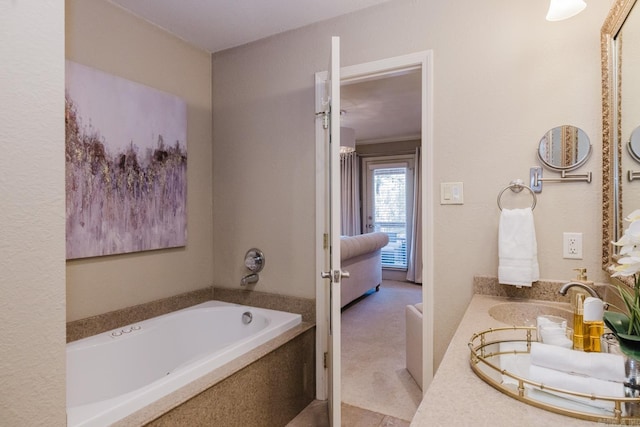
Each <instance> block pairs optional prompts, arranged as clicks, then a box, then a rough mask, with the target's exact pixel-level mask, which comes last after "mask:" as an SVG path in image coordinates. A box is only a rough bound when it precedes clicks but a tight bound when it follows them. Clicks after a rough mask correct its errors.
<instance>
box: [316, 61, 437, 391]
mask: <svg viewBox="0 0 640 427" xmlns="http://www.w3.org/2000/svg"><path fill="white" fill-rule="evenodd" d="M408 70H420V73H421V75H422V79H421V80H422V83H421V88H420V89H421V93H422V96H421V106H422V115H421V116H422V123H421V127H422V129H421V153H422V155H421V156H420V158H421V166H422V167H421V186H422V192H423V194H422V196H423V197H422V224H423V230H422V254H423V255H422V257H423V258H422V278H423V283H422V302H423V320H422V343H423V345H422V347H423V348H422V355H423V357H422V368H423V370H422V371H423V378H422V384H423V390H422V392H423V394H424V392H425V391H426V390H427V388H428V386H429V384H430V383H431V380H432V379H433V341H434V339H433V318H434V314H433V313H434V300H433V298H434V244H433V241H434V235H433V211H434V188H435V186H434V183H433V167H434V159H433V152H434V149H433V51H432V50H426V51H421V52H416V53H411V54H407V55H402V56H397V57H392V58H386V59H382V60H378V61H372V62H367V63H362V64H358V65H351V66H347V67H342V68H341V69H340V75H341V84H345V83H356V82H362V81H367V80H371V79H377V78H381V77H385V76H392V75H394V74H396V73H402V72H406V71H408ZM326 81H327V72H326V71H322V72H318V73H316V75H315V89H316V109H315V111H320V110H319V109H318V108H319V107H318V105H319V104H321V100H322V96H323V94H324V93H325V92H324V85H325V83H326ZM321 122H322V120H321V119H317V120H316V163H315V164H316V209H315V212H316V272H315V277H316V282H315V283H316V397H317V399H319V400H326V399H327V397H328V396H327V386H328V381H327V371H326V369H325V367H324V354H325V352H327V351H328V342H327V335H328V319H329V313H328V312H327V307H328V303H327V291H326V279H322V278H321V277H320V272H321V271H323V269H324V268H325V265H326V260H327V258H326V257H327V255H326V253H325V252H326V251H325V250H324V233H325V230H326V227H325V224H326V223H327V221H328V219H327V218H326V217H325V209H324V207H325V203H326V202H327V196H326V193H327V188H326V185H325V182H326V176H325V173H326V172H325V171H326V164H327V162H328V159H326V154H325V152H326V148H325V147H324V144H325V130H324V129H323V128H322V123H321Z"/></svg>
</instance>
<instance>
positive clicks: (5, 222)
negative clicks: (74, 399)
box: [0, 1, 66, 426]
mask: <svg viewBox="0 0 640 427" xmlns="http://www.w3.org/2000/svg"><path fill="white" fill-rule="evenodd" d="M0 28H2V30H0V31H1V32H2V36H1V37H0V58H2V66H1V67H0V99H1V100H2V101H1V103H0V105H1V106H0V110H1V111H0V147H2V156H0V188H1V189H2V190H1V193H2V202H1V203H2V209H0V236H1V237H0V271H2V273H1V274H0V295H1V296H0V313H2V314H1V317H2V321H1V322H0V384H2V391H0V420H1V421H0V424H2V425H7V426H36V425H41V426H42V425H52V426H53V425H56V426H62V425H65V423H66V418H65V324H64V320H65V312H64V306H65V299H64V293H65V290H64V280H65V277H64V274H65V272H64V253H65V248H64V192H63V189H64V104H63V102H62V100H63V96H64V3H62V2H52V1H49V2H41V1H19V2H15V1H14V2H0ZM35 29H37V31H35Z"/></svg>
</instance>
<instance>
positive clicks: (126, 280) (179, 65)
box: [66, 0, 213, 321]
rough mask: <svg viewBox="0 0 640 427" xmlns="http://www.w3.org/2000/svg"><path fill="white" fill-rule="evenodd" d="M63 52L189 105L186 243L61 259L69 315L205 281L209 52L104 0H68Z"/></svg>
mask: <svg viewBox="0 0 640 427" xmlns="http://www.w3.org/2000/svg"><path fill="white" fill-rule="evenodd" d="M66 3H67V8H66V18H67V22H66V56H67V58H68V59H70V60H72V61H75V62H78V63H81V64H84V65H88V66H90V67H94V68H97V69H99V70H102V71H105V72H107V73H110V74H113V75H116V76H120V77H123V78H126V79H129V80H132V81H135V82H138V83H142V84H145V85H147V86H150V87H153V88H155V89H159V90H162V91H165V92H168V93H171V94H173V95H176V96H179V97H180V98H182V99H183V100H185V101H186V103H187V122H188V123H187V150H188V167H187V169H188V171H187V173H188V181H187V186H188V188H187V192H188V193H187V215H188V217H187V228H188V238H187V239H188V241H187V246H186V248H178V249H170V250H160V251H153V252H141V253H136V254H130V255H118V256H110V257H101V258H91V259H86V260H74V261H68V262H67V320H68V321H71V320H76V319H80V318H84V317H87V316H91V315H95V314H100V313H105V312H108V311H111V310H115V309H119V308H124V307H128V306H131V305H135V304H139V303H142V302H148V301H152V300H155V299H158V298H163V297H167V296H172V295H176V294H179V293H182V292H187V291H191V290H195V289H200V288H204V287H206V286H210V285H211V284H212V280H213V268H212V262H211V260H212V256H213V255H212V219H211V218H212V201H211V180H212V165H211V150H212V148H211V132H212V131H211V122H212V114H211V59H210V58H211V56H210V55H209V54H208V53H207V52H205V51H202V50H199V49H196V48H194V47H192V46H190V45H188V44H186V43H184V42H183V41H181V40H179V39H177V38H176V37H174V36H171V35H170V34H168V33H166V32H165V31H163V30H161V29H160V28H158V27H156V26H153V25H150V24H149V23H147V22H145V21H142V20H140V19H138V18H136V17H133V16H132V15H130V14H128V13H126V12H125V11H124V10H122V9H120V8H119V7H117V6H114V5H113V4H111V3H108V2H106V1H104V0H68V1H67V2H66Z"/></svg>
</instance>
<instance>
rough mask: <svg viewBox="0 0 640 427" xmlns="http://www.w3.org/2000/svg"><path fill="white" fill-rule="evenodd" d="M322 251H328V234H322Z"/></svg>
mask: <svg viewBox="0 0 640 427" xmlns="http://www.w3.org/2000/svg"><path fill="white" fill-rule="evenodd" d="M322 249H329V234H328V233H324V234H323V235H322Z"/></svg>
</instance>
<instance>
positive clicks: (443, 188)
mask: <svg viewBox="0 0 640 427" xmlns="http://www.w3.org/2000/svg"><path fill="white" fill-rule="evenodd" d="M463 203H464V194H463V186H462V183H461V182H441V183H440V204H441V205H461V204H463Z"/></svg>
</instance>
